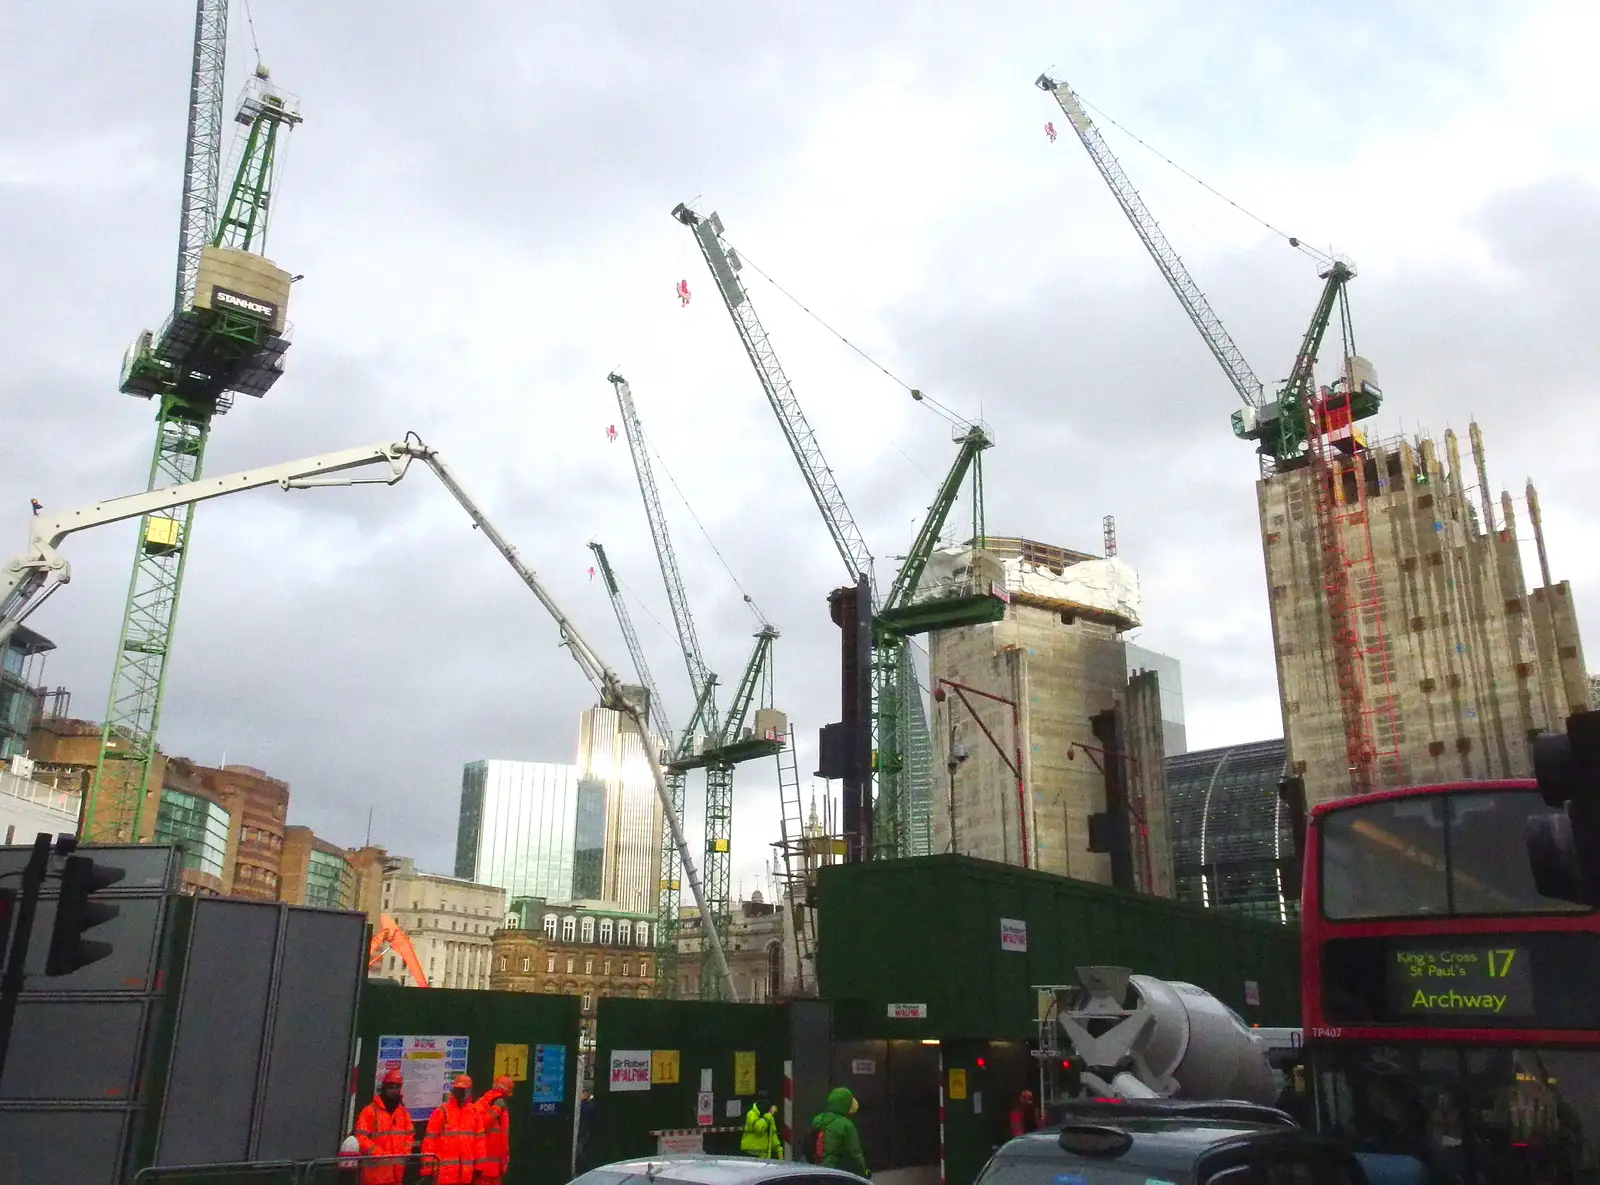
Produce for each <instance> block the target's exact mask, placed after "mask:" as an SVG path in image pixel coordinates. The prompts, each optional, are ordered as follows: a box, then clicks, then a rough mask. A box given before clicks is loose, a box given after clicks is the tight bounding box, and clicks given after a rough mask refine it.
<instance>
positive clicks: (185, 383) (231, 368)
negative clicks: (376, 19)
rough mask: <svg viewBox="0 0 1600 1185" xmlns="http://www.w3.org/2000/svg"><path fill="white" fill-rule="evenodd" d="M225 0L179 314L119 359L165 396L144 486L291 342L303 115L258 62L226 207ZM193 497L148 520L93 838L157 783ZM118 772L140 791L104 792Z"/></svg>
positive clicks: (112, 837)
mask: <svg viewBox="0 0 1600 1185" xmlns="http://www.w3.org/2000/svg"><path fill="white" fill-rule="evenodd" d="M227 29H228V0H198V2H197V4H196V6H195V39H194V62H193V67H192V71H191V75H190V87H189V118H188V125H187V138H186V143H185V152H184V181H183V201H182V213H181V218H180V222H179V231H178V266H177V279H176V283H175V286H174V296H173V308H172V315H171V316H170V317H169V318H168V320H167V322H166V324H165V325H164V326H163V327H162V329H161V331H160V332H159V333H151V332H150V331H148V330H146V331H145V332H143V333H141V334H140V335H139V336H138V337H137V338H136V339H135V340H134V342H133V344H132V345H131V346H130V347H129V348H128V351H127V353H126V355H125V356H124V359H123V366H122V377H121V383H120V387H121V390H122V391H123V392H124V393H126V394H129V395H136V396H139V397H142V398H145V399H153V400H154V401H155V403H156V443H155V451H154V453H153V455H152V456H151V460H150V472H149V478H148V482H147V488H148V489H156V488H157V487H159V486H162V485H166V484H170V483H184V482H191V481H194V480H196V479H197V478H198V477H199V476H200V471H201V467H202V462H203V460H204V458H205V450H206V443H207V441H208V439H209V438H210V435H211V425H212V421H213V419H214V418H215V417H216V416H218V415H220V414H222V413H223V412H225V411H227V410H228V408H229V407H230V406H231V405H232V400H233V397H234V396H235V395H236V394H245V395H252V396H255V397H257V398H260V397H261V396H263V395H265V394H266V393H267V391H268V390H269V389H270V388H271V387H272V385H273V383H275V382H276V381H277V379H278V377H279V376H280V375H281V374H282V373H283V354H284V351H285V350H287V349H288V345H289V337H288V334H289V327H288V322H287V321H286V319H285V314H286V311H287V308H288V303H289V285H290V283H291V282H292V278H291V277H290V275H289V273H288V272H286V271H284V270H283V269H282V268H280V267H278V266H276V265H275V264H273V263H272V262H271V261H270V260H269V259H267V258H266V256H265V254H264V250H265V246H266V235H267V224H268V215H269V212H270V204H271V198H272V183H273V178H274V174H275V169H276V165H277V161H278V158H279V154H280V152H281V150H282V147H283V141H284V140H285V139H286V137H287V133H288V132H289V130H290V129H291V128H293V127H294V126H295V125H296V124H298V123H300V121H301V117H300V113H299V109H298V104H297V103H296V101H295V100H294V98H293V97H292V96H291V95H288V94H287V93H286V92H284V91H282V90H281V89H279V88H278V87H276V86H275V85H274V84H273V83H272V81H271V78H270V76H269V75H268V72H267V70H266V68H265V67H263V66H257V67H256V71H255V74H254V76H253V77H252V78H251V79H250V82H249V85H248V86H247V88H246V90H245V94H244V98H243V100H242V102H241V103H240V106H239V109H238V111H237V113H236V115H235V117H234V118H235V121H236V122H237V123H239V124H241V125H243V127H244V128H245V132H244V135H243V138H242V141H241V149H240V152H239V158H238V162H237V167H236V168H235V170H234V175H233V181H232V185H231V188H230V189H229V192H228V199H227V202H226V204H225V205H224V207H223V210H222V212H221V215H220V216H219V215H218V211H217V199H218V189H217V180H218V173H219V169H220V164H221V154H222V147H221V138H222V84H223V64H224V58H225V56H226V53H225V50H226V45H227ZM193 523H194V509H193V505H192V504H190V505H187V506H183V507H181V508H173V509H171V510H168V511H164V512H161V513H158V514H154V515H151V516H149V517H146V518H144V519H143V520H141V522H140V524H139V532H138V537H137V541H136V544H135V549H134V562H133V573H132V576H131V578H130V581H129V585H128V599H127V603H126V605H125V606H124V608H123V614H122V629H121V636H120V638H119V640H118V644H117V652H116V657H115V660H114V663H113V668H112V674H111V691H110V697H109V700H108V702H107V705H106V714H105V722H104V724H103V726H102V731H101V736H100V752H99V756H98V758H97V760H96V762H95V771H94V776H93V780H92V782H91V783H90V787H89V792H88V794H87V796H86V799H85V802H84V808H83V820H82V823H81V825H80V830H81V833H82V834H83V836H84V837H85V838H87V839H93V840H99V841H105V842H112V843H120V842H128V841H137V840H138V838H139V836H140V832H141V825H142V816H141V811H142V804H143V802H144V799H145V794H146V792H147V791H148V790H149V782H150V771H151V764H152V762H153V760H154V758H155V753H156V733H157V729H158V727H159V724H160V720H161V702H162V698H163V695H164V692H165V689H166V679H167V662H168V659H169V658H170V657H171V651H172V638H173V630H174V625H175V623H176V619H177V611H178V602H179V597H180V594H181V592H182V588H183V573H184V566H185V563H186V561H187V558H188V550H189V543H190V533H191V529H192V527H193ZM112 783H132V784H134V785H135V786H136V792H135V793H134V794H133V795H131V796H129V795H127V794H116V795H114V796H113V800H114V801H116V802H119V803H132V804H133V809H132V813H131V814H127V813H124V812H121V811H114V812H112V813H111V814H110V815H109V816H108V815H107V813H106V812H105V811H103V810H101V809H100V803H101V800H102V798H103V797H104V795H105V793H106V792H107V791H108V790H109V789H110V786H111V784H112Z"/></svg>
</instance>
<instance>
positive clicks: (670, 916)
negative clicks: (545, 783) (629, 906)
mask: <svg viewBox="0 0 1600 1185" xmlns="http://www.w3.org/2000/svg"><path fill="white" fill-rule="evenodd" d="M589 548H590V550H591V551H593V552H594V554H595V559H596V561H597V562H598V563H599V566H600V578H601V580H602V581H603V582H604V583H605V586H606V594H607V595H608V596H609V597H610V598H611V608H612V610H613V612H615V613H616V615H617V626H618V628H620V629H621V630H622V639H623V641H624V642H625V643H626V644H627V647H628V653H629V654H630V655H632V657H633V669H634V671H635V672H636V673H637V674H638V676H639V682H640V683H642V684H643V685H644V688H645V690H646V692H648V693H649V697H650V716H651V718H652V720H653V721H654V723H655V728H656V735H657V736H659V737H660V738H661V743H662V744H663V745H664V746H665V747H666V750H667V752H668V753H669V754H671V755H677V752H678V748H677V741H676V740H675V739H674V738H675V735H676V734H675V733H674V732H673V729H672V725H671V724H670V723H669V722H668V720H667V710H666V705H665V704H664V703H663V702H662V699H661V692H660V690H659V689H658V688H657V687H656V683H655V679H654V677H653V676H652V675H651V674H650V665H649V663H648V662H647V661H646V659H645V655H644V647H643V646H642V645H641V644H640V642H639V635H638V633H637V632H636V631H635V630H634V628H633V619H632V617H630V616H629V614H628V607H627V604H626V603H625V602H624V601H623V599H622V589H621V588H620V587H619V586H618V584H617V577H616V574H615V573H614V572H613V571H612V570H611V561H610V560H609V559H608V558H607V557H606V549H605V548H604V547H602V546H601V545H600V544H599V543H591V544H589ZM709 686H714V684H711V685H708V688H709ZM707 694H709V690H708V692H707ZM705 708H706V696H704V695H697V696H696V697H695V711H694V717H693V719H691V721H690V723H689V727H688V729H686V730H685V731H684V734H683V735H684V737H686V738H692V737H694V735H695V733H696V726H697V725H698V724H699V723H700V721H701V720H702V718H703V717H704V715H705ZM687 782H688V774H687V773H685V772H684V771H682V770H675V769H673V768H671V766H670V765H668V766H666V784H667V797H668V799H669V800H670V801H671V803H672V809H673V810H674V811H675V812H676V813H677V815H678V817H679V818H680V819H681V818H682V817H683V808H684V805H685V803H686V801H687V799H688V795H687V794H686V793H685V791H686V788H687ZM661 829H662V832H663V835H662V837H661V866H660V872H659V875H658V876H657V878H656V982H658V983H660V984H662V985H663V986H664V988H665V989H666V990H667V991H668V992H671V991H672V990H674V989H675V987H676V985H677V982H678V924H679V917H680V910H679V894H680V892H681V884H682V880H681V875H680V874H681V868H680V867H679V861H678V848H677V845H676V844H674V843H673V842H672V835H671V825H670V824H669V823H668V822H667V820H666V817H665V816H663V817H662V820H661Z"/></svg>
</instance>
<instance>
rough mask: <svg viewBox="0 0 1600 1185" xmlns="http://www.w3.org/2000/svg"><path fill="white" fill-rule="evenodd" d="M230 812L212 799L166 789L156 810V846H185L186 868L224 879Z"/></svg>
mask: <svg viewBox="0 0 1600 1185" xmlns="http://www.w3.org/2000/svg"><path fill="white" fill-rule="evenodd" d="M229 821H230V820H229V817H228V812H227V811H226V810H224V809H223V808H222V807H221V806H219V805H218V804H216V803H214V802H212V801H211V800H210V799H209V798H202V797H200V795H198V794H186V793H184V792H183V791H182V790H169V789H163V790H162V791H161V806H160V807H159V808H158V809H157V811H156V834H155V842H156V843H175V844H179V845H181V847H182V857H181V859H182V864H183V867H184V868H188V869H192V870H194V871H195V872H203V873H205V874H207V875H208V876H214V877H217V878H218V879H219V880H220V879H221V877H222V872H223V869H224V868H226V867H227V863H228V824H229Z"/></svg>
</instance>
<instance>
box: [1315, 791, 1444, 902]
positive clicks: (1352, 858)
mask: <svg viewBox="0 0 1600 1185" xmlns="http://www.w3.org/2000/svg"><path fill="white" fill-rule="evenodd" d="M1444 811H1445V804H1444V796H1443V795H1439V796H1436V797H1428V798H1396V799H1389V800H1386V801H1382V802H1374V803H1369V804H1367V805H1364V806H1354V807H1346V808H1345V809H1343V810H1337V811H1330V812H1329V813H1328V814H1326V815H1324V816H1323V817H1322V831H1321V851H1322V912H1323V913H1324V915H1326V916H1327V917H1330V918H1336V919H1349V918H1391V917H1402V916H1409V915H1427V914H1447V913H1449V911H1450V895H1449V886H1448V884H1447V882H1446V877H1445V846H1444V845H1445V841H1444Z"/></svg>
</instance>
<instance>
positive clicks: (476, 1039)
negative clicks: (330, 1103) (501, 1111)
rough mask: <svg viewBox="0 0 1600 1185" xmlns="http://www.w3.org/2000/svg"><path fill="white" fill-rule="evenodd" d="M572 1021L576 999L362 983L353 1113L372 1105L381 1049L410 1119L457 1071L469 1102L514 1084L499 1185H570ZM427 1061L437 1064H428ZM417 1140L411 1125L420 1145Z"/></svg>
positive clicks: (574, 1027)
mask: <svg viewBox="0 0 1600 1185" xmlns="http://www.w3.org/2000/svg"><path fill="white" fill-rule="evenodd" d="M579 1019H580V1017H579V1001H578V998H577V997H576V996H545V995H534V994H532V993H528V992H485V991H457V990H453V989H450V988H427V989H423V988H402V987H398V986H391V985H389V984H386V983H382V982H379V981H375V980H369V981H368V983H367V985H366V989H365V990H364V991H363V992H362V997H361V1013H360V1017H359V1020H358V1027H357V1034H358V1036H359V1038H360V1042H361V1049H360V1055H359V1060H358V1061H357V1065H356V1081H355V1096H356V1107H357V1108H360V1107H364V1106H366V1104H367V1103H368V1102H369V1101H371V1099H372V1095H373V1092H374V1089H375V1087H376V1084H377V1068H378V1055H379V1049H380V1046H382V1047H383V1048H384V1049H385V1050H386V1051H387V1050H396V1051H399V1057H400V1058H401V1059H403V1060H402V1067H403V1068H402V1072H403V1073H405V1074H407V1087H406V1099H405V1101H406V1104H407V1106H410V1107H412V1108H413V1115H417V1114H419V1113H421V1112H423V1111H426V1110H427V1109H428V1108H430V1107H432V1106H434V1105H436V1104H437V1101H438V1100H437V1099H435V1098H432V1097H431V1096H432V1093H433V1091H434V1089H435V1087H434V1083H435V1081H436V1080H437V1081H438V1082H440V1083H442V1084H443V1085H442V1086H440V1087H439V1088H438V1089H440V1090H442V1089H443V1087H444V1086H448V1077H449V1075H450V1074H451V1073H454V1072H456V1071H457V1070H459V1069H460V1068H461V1066H462V1065H464V1066H465V1071H466V1073H468V1074H469V1075H471V1077H472V1090H473V1094H474V1096H476V1095H480V1094H482V1093H483V1092H484V1091H486V1090H488V1089H489V1086H490V1084H491V1083H492V1082H493V1081H494V1078H495V1075H496V1073H497V1072H505V1073H509V1074H510V1076H511V1077H512V1078H513V1079H515V1080H516V1083H515V1091H514V1093H513V1095H512V1099H511V1103H510V1116H511V1130H510V1133H509V1138H510V1146H511V1170H510V1174H509V1175H508V1177H507V1178H506V1182H505V1185H561V1183H562V1182H564V1181H567V1180H569V1179H570V1178H571V1173H570V1172H569V1166H570V1164H571V1163H572V1139H573V1126H574V1120H575V1117H576V1105H577V1090H578V1080H577V1071H578V1026H579ZM386 1038H387V1041H385V1039H386ZM463 1038H464V1039H465V1044H464V1045H463V1044H462V1043H461V1042H462V1039H463ZM430 1044H437V1050H434V1049H432V1048H430V1047H429V1046H430ZM541 1046H543V1047H544V1048H543V1049H542V1050H541V1048H540V1047H541ZM463 1051H464V1052H463ZM434 1052H437V1053H438V1054H440V1055H441V1056H440V1057H438V1058H434V1057H433V1056H432V1054H433V1053H434ZM433 1062H438V1064H437V1065H435V1064H432V1063H433ZM541 1070H542V1071H543V1081H540V1076H541V1075H540V1071H541ZM519 1075H520V1078H519ZM424 1096H427V1097H424ZM422 1131H423V1124H422V1123H420V1122H419V1123H418V1125H417V1134H418V1136H419V1137H420V1136H421V1134H422Z"/></svg>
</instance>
